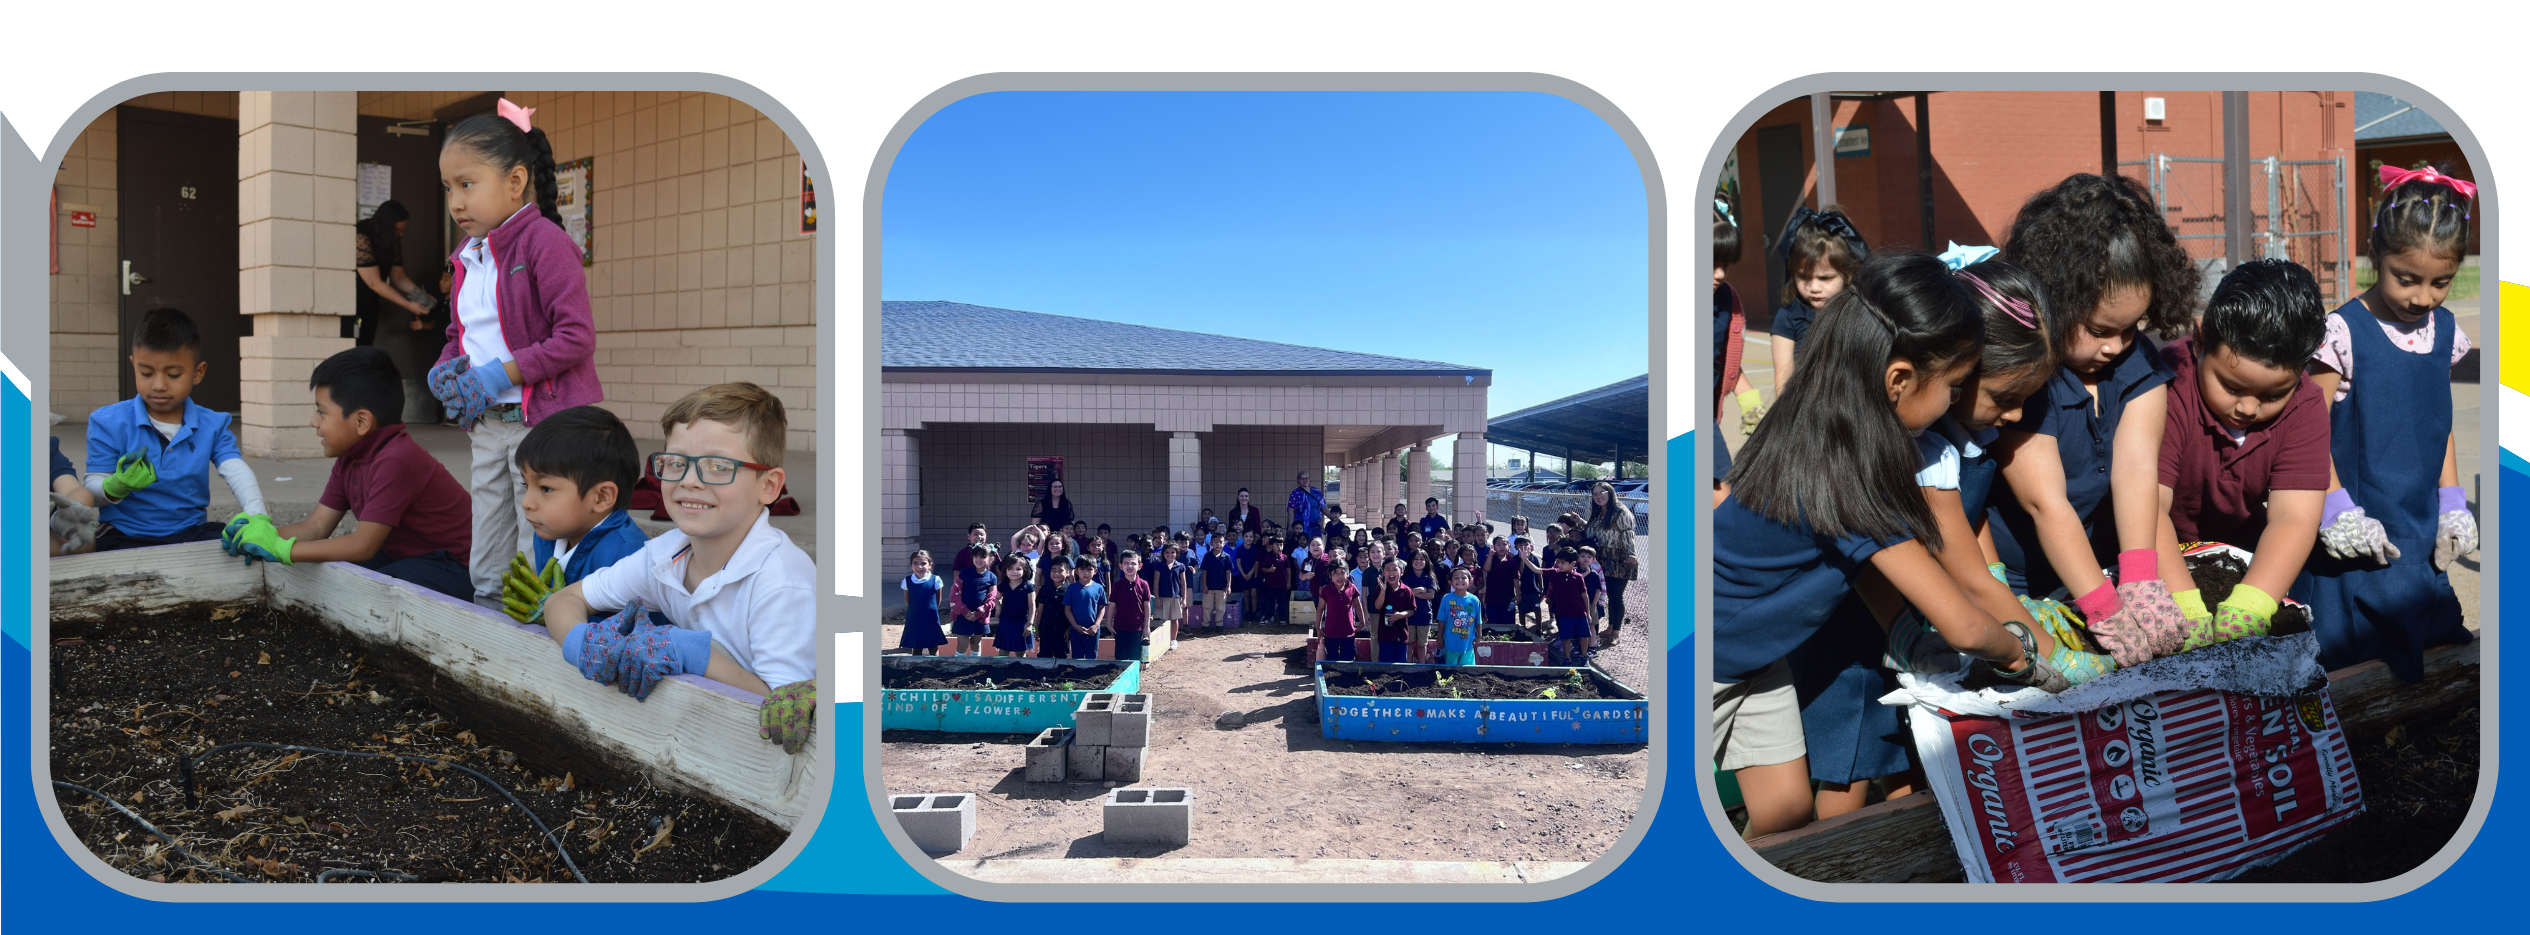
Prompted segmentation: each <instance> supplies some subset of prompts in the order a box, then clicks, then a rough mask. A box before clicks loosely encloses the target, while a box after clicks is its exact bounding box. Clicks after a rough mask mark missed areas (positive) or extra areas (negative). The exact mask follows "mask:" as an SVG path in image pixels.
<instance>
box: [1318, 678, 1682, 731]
mask: <svg viewBox="0 0 2530 935" xmlns="http://www.w3.org/2000/svg"><path fill="white" fill-rule="evenodd" d="M1441 668H1443V667H1441V666H1428V665H1427V666H1417V665H1382V664H1379V663H1375V662H1325V663H1319V664H1318V672H1317V683H1318V727H1319V731H1320V732H1321V733H1323V734H1325V735H1326V736H1327V737H1328V738H1329V739H1335V740H1377V741H1386V742H1394V743H1590V744H1629V743H1642V742H1644V740H1645V739H1646V737H1647V736H1648V731H1649V730H1650V728H1651V705H1650V703H1649V702H1647V701H1644V700H1643V695H1642V693H1641V692H1637V691H1635V690H1633V689H1631V688H1628V687H1626V686H1625V685H1624V684H1622V683H1619V682H1618V681H1617V680H1615V679H1612V678H1609V677H1608V676H1607V674H1606V673H1604V672H1600V671H1599V670H1597V669H1583V670H1582V672H1583V673H1585V674H1586V675H1587V676H1588V677H1589V678H1590V679H1591V680H1593V681H1595V682H1597V683H1598V685H1599V691H1600V693H1601V694H1609V695H1619V696H1622V697H1620V698H1615V699H1591V700H1579V699H1574V700H1565V699H1556V700H1548V699H1544V698H1535V699H1511V700H1503V699H1482V700H1480V699H1475V698H1467V699H1458V698H1394V699H1385V698H1377V697H1372V696H1365V695H1336V694H1329V693H1328V692H1327V684H1326V680H1327V675H1328V674H1330V673H1334V674H1343V673H1348V672H1349V673H1358V674H1370V673H1379V672H1393V673H1409V672H1430V671H1433V670H1437V669H1441ZM1455 671H1458V672H1490V673H1493V674H1495V675H1501V676H1506V677H1512V678H1518V677H1521V676H1528V677H1532V678H1535V679H1537V680H1538V687H1539V688H1545V687H1547V686H1549V685H1553V684H1555V683H1557V682H1561V681H1563V680H1564V679H1565V678H1566V677H1567V675H1568V673H1569V672H1570V670H1568V669H1564V668H1560V667H1547V668H1537V667H1530V666H1466V667H1461V668H1459V669H1457V670H1455Z"/></svg>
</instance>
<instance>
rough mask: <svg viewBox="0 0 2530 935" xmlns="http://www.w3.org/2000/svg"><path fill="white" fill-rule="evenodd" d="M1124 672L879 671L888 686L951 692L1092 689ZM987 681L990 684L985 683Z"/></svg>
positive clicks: (1015, 667)
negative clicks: (935, 674) (940, 675)
mask: <svg viewBox="0 0 2530 935" xmlns="http://www.w3.org/2000/svg"><path fill="white" fill-rule="evenodd" d="M987 658H991V657H987ZM1122 674H1124V673H1122V672H1120V671H1118V669H1117V668H1116V667H1112V666H1102V667H1091V666H1058V667H1055V668H1052V669H1048V668H1045V667H1042V666H1031V665H1023V664H1020V663H1011V664H1008V665H993V664H991V663H984V664H981V665H977V666H975V667H974V668H971V669H965V670H962V671H960V672H959V673H958V674H956V675H952V676H949V677H947V678H933V677H930V676H927V675H923V674H922V673H919V672H912V671H906V670H903V669H897V668H893V667H890V668H887V669H885V670H884V671H882V672H881V673H880V675H881V677H880V680H879V684H880V685H881V686H883V687H886V688H911V689H949V690H952V691H1028V692H1048V691H1092V690H1095V689H1100V688H1105V687H1107V686H1108V685H1111V684H1114V683H1115V681H1116V677H1117V676H1120V675H1122ZM988 681H989V682H990V683H991V684H989V685H988V684H985V683H986V682H988Z"/></svg>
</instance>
